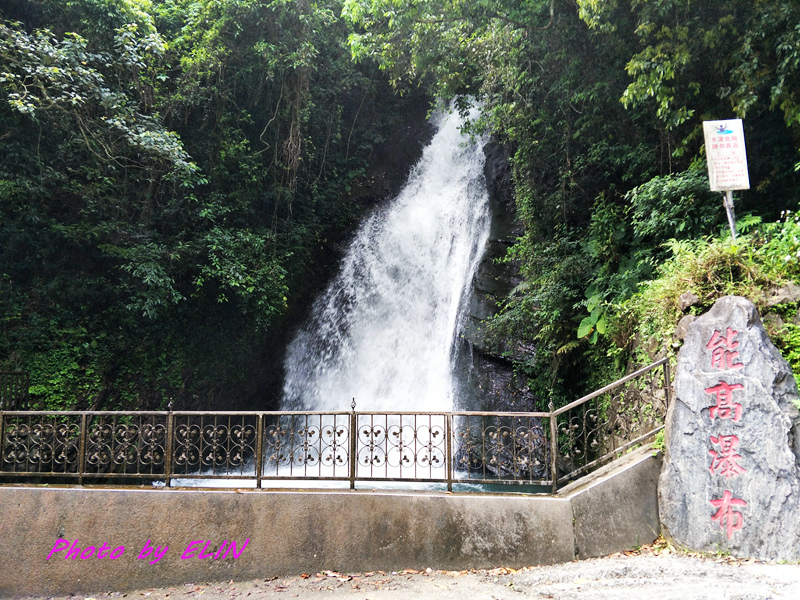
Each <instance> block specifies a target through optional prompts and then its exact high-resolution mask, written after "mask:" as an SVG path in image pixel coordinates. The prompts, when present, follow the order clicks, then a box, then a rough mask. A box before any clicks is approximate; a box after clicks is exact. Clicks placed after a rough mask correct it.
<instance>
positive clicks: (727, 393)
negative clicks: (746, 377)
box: [705, 381, 744, 421]
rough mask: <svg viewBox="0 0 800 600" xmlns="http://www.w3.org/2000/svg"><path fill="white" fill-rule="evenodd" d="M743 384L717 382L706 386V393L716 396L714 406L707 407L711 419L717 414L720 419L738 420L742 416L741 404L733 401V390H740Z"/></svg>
mask: <svg viewBox="0 0 800 600" xmlns="http://www.w3.org/2000/svg"><path fill="white" fill-rule="evenodd" d="M743 388H744V386H743V385H742V384H741V383H734V384H730V383H725V382H724V381H719V382H717V385H715V386H712V387H710V388H706V389H705V392H706V394H712V395H714V396H716V398H717V405H716V406H709V407H708V414H709V416H710V417H711V420H712V421H713V420H714V419H715V418H717V416H719V418H720V419H733V420H734V421H739V419H741V418H742V405H741V404H738V403H736V402H734V401H733V392H734V390H741V389H743Z"/></svg>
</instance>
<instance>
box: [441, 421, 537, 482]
mask: <svg viewBox="0 0 800 600" xmlns="http://www.w3.org/2000/svg"><path fill="white" fill-rule="evenodd" d="M543 420H544V419H543V418H540V417H499V416H476V417H469V416H462V417H460V418H458V419H457V421H456V425H455V442H456V448H455V449H454V452H455V457H456V468H457V469H458V470H460V471H464V472H465V474H466V476H467V478H475V479H499V480H507V479H514V480H520V479H523V480H530V481H534V480H540V479H546V478H547V474H548V466H549V445H548V439H547V434H546V431H547V430H546V428H545V426H544V423H543Z"/></svg>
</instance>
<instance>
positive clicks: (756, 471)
mask: <svg viewBox="0 0 800 600" xmlns="http://www.w3.org/2000/svg"><path fill="white" fill-rule="evenodd" d="M674 389H675V394H674V399H673V401H672V404H671V406H670V408H669V411H668V414H667V426H666V453H665V454H666V455H665V460H664V466H663V469H662V472H661V478H660V481H659V509H660V512H661V521H662V525H663V527H664V530H665V531H664V533H665V535H666V536H667V537H669V538H671V539H672V540H673V541H674V542H676V543H678V544H679V545H681V546H685V547H688V548H691V549H693V550H700V551H712V552H715V551H721V552H730V553H731V554H733V555H736V556H747V557H753V558H757V559H762V560H790V561H796V560H800V438H799V437H798V436H800V425H798V424H799V423H800V412H799V411H798V409H797V408H796V406H795V401H796V400H797V397H798V394H797V385H796V383H795V380H794V377H793V375H792V372H791V369H790V367H789V365H788V363H787V362H786V361H785V360H784V359H783V358H782V357H781V355H780V353H779V351H778V350H777V348H775V346H774V345H773V344H772V342H771V341H770V339H769V337H768V335H767V333H766V331H765V330H764V327H763V325H762V322H761V319H760V317H759V314H758V312H757V310H756V308H755V306H754V305H753V304H752V303H751V302H749V301H748V300H746V299H744V298H739V297H735V296H726V297H724V298H721V299H720V300H718V301H717V302H716V304H714V306H713V308H712V309H711V310H710V311H709V312H708V313H706V314H704V315H702V316H700V317H699V318H698V319H697V320H695V321H694V322H693V323H691V324H690V325H689V327H688V330H687V333H686V339H685V343H684V345H683V347H682V348H681V350H680V353H679V354H678V366H677V371H676V376H675V388H674Z"/></svg>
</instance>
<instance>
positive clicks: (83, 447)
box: [78, 413, 86, 485]
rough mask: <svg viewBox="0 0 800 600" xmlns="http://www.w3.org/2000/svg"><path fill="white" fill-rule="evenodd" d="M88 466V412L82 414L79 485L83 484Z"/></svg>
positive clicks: (79, 439)
mask: <svg viewBox="0 0 800 600" xmlns="http://www.w3.org/2000/svg"><path fill="white" fill-rule="evenodd" d="M85 468H86V413H83V414H81V434H80V437H79V438H78V485H83V471H84V470H85Z"/></svg>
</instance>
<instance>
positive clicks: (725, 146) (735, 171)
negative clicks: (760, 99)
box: [703, 119, 750, 240]
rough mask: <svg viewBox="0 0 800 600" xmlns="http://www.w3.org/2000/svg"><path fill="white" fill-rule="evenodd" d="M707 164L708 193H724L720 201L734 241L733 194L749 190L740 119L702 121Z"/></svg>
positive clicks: (745, 153) (742, 128)
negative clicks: (709, 190) (709, 187)
mask: <svg viewBox="0 0 800 600" xmlns="http://www.w3.org/2000/svg"><path fill="white" fill-rule="evenodd" d="M703 134H704V136H705V142H706V159H707V161H708V182H709V185H710V186H711V191H712V192H725V196H724V197H723V199H722V202H723V204H724V205H725V211H726V212H727V214H728V224H729V225H730V227H731V236H732V237H733V239H734V240H735V239H736V215H735V213H734V209H733V190H749V189H750V177H749V175H748V172H747V150H746V149H745V145H744V127H743V125H742V120H741V119H729V120H727V121H703Z"/></svg>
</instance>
